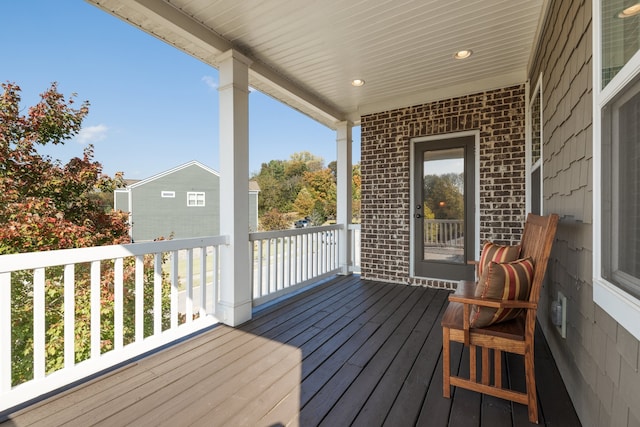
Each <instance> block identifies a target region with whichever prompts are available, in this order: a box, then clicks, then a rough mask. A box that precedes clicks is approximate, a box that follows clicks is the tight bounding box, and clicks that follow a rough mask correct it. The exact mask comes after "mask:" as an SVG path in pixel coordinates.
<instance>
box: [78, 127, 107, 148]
mask: <svg viewBox="0 0 640 427" xmlns="http://www.w3.org/2000/svg"><path fill="white" fill-rule="evenodd" d="M108 130H109V128H108V127H106V126H105V125H96V126H89V127H83V128H82V129H80V132H78V136H77V137H76V139H77V141H78V142H79V143H80V144H89V143H92V142H96V141H102V140H103V139H105V138H106V137H107V131H108Z"/></svg>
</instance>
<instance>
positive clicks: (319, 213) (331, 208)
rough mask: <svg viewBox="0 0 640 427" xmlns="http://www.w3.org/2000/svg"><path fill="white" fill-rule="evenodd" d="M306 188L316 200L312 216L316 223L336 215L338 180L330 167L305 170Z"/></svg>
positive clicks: (319, 223)
mask: <svg viewBox="0 0 640 427" xmlns="http://www.w3.org/2000/svg"><path fill="white" fill-rule="evenodd" d="M303 179H304V185H305V188H306V189H307V190H308V191H309V193H310V194H311V197H313V199H314V200H315V205H314V209H313V211H312V213H311V218H312V219H313V223H314V224H315V225H321V224H322V223H324V221H326V220H327V218H328V217H334V218H335V215H336V181H335V176H334V175H333V173H332V172H331V170H330V169H329V168H325V169H321V170H319V171H316V172H305V174H304V178H303Z"/></svg>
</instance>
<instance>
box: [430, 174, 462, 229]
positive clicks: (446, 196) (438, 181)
mask: <svg viewBox="0 0 640 427" xmlns="http://www.w3.org/2000/svg"><path fill="white" fill-rule="evenodd" d="M461 182H462V178H461V177H460V176H459V175H457V174H445V175H427V176H425V177H424V194H425V206H427V207H428V208H429V209H431V211H432V212H433V214H434V215H435V218H436V219H461V218H464V195H463V188H462V187H461Z"/></svg>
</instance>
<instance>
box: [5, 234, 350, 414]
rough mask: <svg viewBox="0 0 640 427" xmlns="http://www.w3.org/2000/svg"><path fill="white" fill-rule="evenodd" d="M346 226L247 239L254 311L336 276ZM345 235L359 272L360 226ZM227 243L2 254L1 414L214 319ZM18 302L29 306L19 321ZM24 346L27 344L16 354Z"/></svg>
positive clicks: (219, 240)
mask: <svg viewBox="0 0 640 427" xmlns="http://www.w3.org/2000/svg"><path fill="white" fill-rule="evenodd" d="M342 229H343V226H342V225H332V226H325V227H310V228H305V229H296V230H284V231H275V232H266V233H250V237H249V240H250V243H251V246H252V247H253V250H252V259H251V262H252V265H253V269H252V271H253V273H252V276H251V286H252V288H253V298H254V305H260V304H262V303H265V302H267V301H269V300H272V299H274V298H277V297H279V296H282V295H285V294H286V293H288V292H292V291H294V290H298V289H301V288H302V287H303V286H305V285H307V284H310V283H312V282H314V281H317V280H320V279H322V278H324V277H328V276H330V275H333V274H336V273H337V272H338V271H339V269H340V267H339V259H338V257H339V244H340V235H341V233H340V231H341V230H342ZM348 230H349V233H350V235H351V239H352V247H351V251H352V252H351V259H352V266H351V268H350V270H352V271H353V272H356V273H357V272H359V271H360V262H359V259H360V256H359V255H360V226H359V225H350V226H349V227H348ZM228 242H229V238H228V237H226V236H216V237H206V238H195V239H178V240H167V241H159V242H149V243H135V244H130V245H120V246H103V247H94V248H79V249H67V250H58V251H47V252H36V253H25V254H12V255H3V256H0V412H2V411H3V410H6V409H8V408H11V407H13V406H16V405H19V404H21V403H24V402H27V401H29V400H31V399H33V398H36V397H38V396H40V395H42V394H45V393H47V392H50V391H53V390H56V389H58V388H60V387H63V386H66V385H68V384H71V383H73V382H75V381H78V380H82V379H84V378H86V377H88V376H90V375H92V374H95V373H97V372H100V371H103V370H105V369H108V368H110V367H113V366H115V365H117V364H119V363H121V362H124V361H126V360H129V359H131V358H133V357H136V356H139V355H141V354H143V353H146V352H148V351H152V350H154V349H157V348H158V347H161V346H162V345H164V344H167V343H169V342H171V341H174V340H176V339H179V338H182V337H184V336H187V335H189V334H191V333H193V332H196V331H198V330H201V329H204V328H207V327H209V326H211V325H214V324H215V323H217V322H218V321H217V319H216V317H215V300H214V298H215V296H216V295H218V293H219V285H220V283H219V282H220V270H221V269H222V268H224V266H221V265H220V264H219V251H220V247H221V246H222V245H226V244H228ZM79 291H82V292H84V296H83V294H82V292H79ZM52 295H53V296H52ZM20 298H21V299H20ZM16 301H22V302H25V301H26V302H25V303H24V306H29V307H32V308H29V309H28V310H26V313H27V314H26V315H23V316H22V319H17V318H16V315H15V307H13V308H12V304H15V302H16ZM80 311H82V313H81V314H78V313H79V312H80ZM24 312H25V310H22V311H21V312H20V313H22V314H24ZM53 312H55V313H56V316H57V321H59V323H60V325H61V326H60V329H59V331H58V332H57V333H56V334H52V333H50V329H51V327H52V320H51V313H53ZM25 318H28V321H26V322H25V321H24V319H25ZM25 325H26V327H22V328H21V327H20V326H25ZM23 334H24V335H25V336H22V335H23ZM20 340H27V341H30V342H31V343H32V344H30V346H28V351H26V353H24V354H22V353H21V354H20V355H18V353H17V352H16V350H15V347H14V346H15V345H16V341H20ZM54 341H55V342H54ZM23 352H24V346H23ZM18 364H21V365H20V366H19V369H18V368H16V366H17V365H18ZM25 366H26V367H27V368H26V369H24V371H28V372H27V373H26V375H25V374H24V373H23V370H21V369H22V368H24V367H25ZM18 372H20V377H19V378H18V375H17V373H18Z"/></svg>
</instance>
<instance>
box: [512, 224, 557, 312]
mask: <svg viewBox="0 0 640 427" xmlns="http://www.w3.org/2000/svg"><path fill="white" fill-rule="evenodd" d="M557 227H558V215H557V214H550V215H548V216H539V215H535V214H531V213H530V214H529V215H527V221H526V222H525V225H524V231H523V232H522V241H521V243H520V244H521V245H522V249H521V252H520V253H521V255H520V257H521V258H526V257H531V259H532V260H533V265H534V272H533V283H532V284H531V291H530V293H529V301H530V302H533V303H536V304H537V303H538V300H539V299H540V288H541V287H542V281H543V280H544V275H545V273H546V271H547V264H548V261H549V255H550V254H551V247H552V246H553V241H554V239H555V235H556V229H557Z"/></svg>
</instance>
